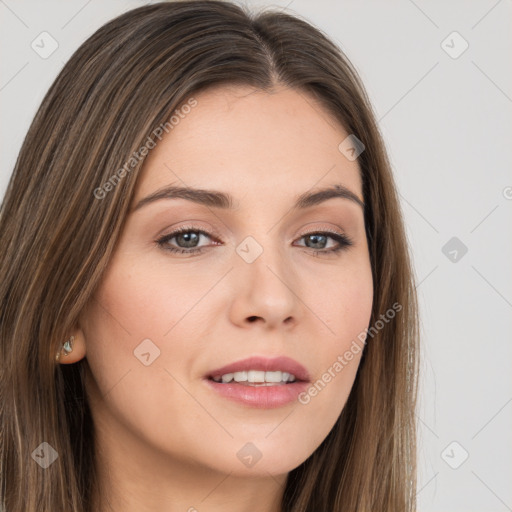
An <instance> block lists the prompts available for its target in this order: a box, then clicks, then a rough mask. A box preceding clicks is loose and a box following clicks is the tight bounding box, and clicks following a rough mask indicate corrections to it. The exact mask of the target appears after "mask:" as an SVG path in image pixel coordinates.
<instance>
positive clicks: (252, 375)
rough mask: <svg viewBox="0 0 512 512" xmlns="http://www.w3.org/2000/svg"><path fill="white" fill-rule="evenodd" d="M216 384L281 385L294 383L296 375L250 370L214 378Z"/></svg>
mask: <svg viewBox="0 0 512 512" xmlns="http://www.w3.org/2000/svg"><path fill="white" fill-rule="evenodd" d="M213 380H214V381H215V382H222V383H224V384H227V383H229V382H232V381H235V382H247V383H248V384H255V383H261V384H263V383H268V384H279V383H281V382H294V381H295V375H293V374H292V373H288V372H281V371H277V372H264V371H261V370H249V371H243V372H234V373H225V374H224V375H222V376H216V377H213Z"/></svg>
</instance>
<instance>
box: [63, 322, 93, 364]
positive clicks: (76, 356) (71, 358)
mask: <svg viewBox="0 0 512 512" xmlns="http://www.w3.org/2000/svg"><path fill="white" fill-rule="evenodd" d="M85 352H86V351H85V336H84V333H83V331H82V330H81V329H76V330H75V331H74V332H73V333H71V334H70V336H69V338H68V339H67V340H65V341H64V342H63V343H62V345H61V346H60V350H59V352H58V353H57V354H56V356H55V359H56V361H57V362H58V363H60V364H72V363H77V362H78V361H80V360H81V359H83V358H84V357H85Z"/></svg>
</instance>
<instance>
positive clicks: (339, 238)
mask: <svg viewBox="0 0 512 512" xmlns="http://www.w3.org/2000/svg"><path fill="white" fill-rule="evenodd" d="M183 233H198V234H200V235H205V236H207V237H208V238H213V235H211V234H210V233H208V232H206V231H204V230H202V229H196V228H194V227H189V226H185V227H182V228H179V229H177V230H175V231H173V232H172V233H169V234H168V235H164V236H163V237H161V238H159V239H158V240H156V244H157V245H158V246H159V247H160V248H161V249H163V250H164V251H168V252H171V253H179V254H198V253H202V252H203V251H204V249H205V248H204V247H201V248H189V249H185V248H176V247H165V244H167V243H168V242H169V241H170V240H172V239H173V238H174V237H175V236H177V235H181V234H183ZM311 235H324V236H327V237H328V238H332V239H333V240H335V241H336V242H338V246H337V247H334V248H331V249H311V248H309V247H305V248H306V249H310V250H311V251H313V254H314V255H318V254H322V255H331V254H335V253H338V252H340V251H342V250H344V249H347V248H348V247H350V246H352V245H354V242H353V240H352V239H351V238H350V237H348V236H347V235H342V234H340V233H335V232H331V231H311V232H310V233H305V234H303V235H301V236H300V238H299V240H301V239H303V238H305V237H308V236H311Z"/></svg>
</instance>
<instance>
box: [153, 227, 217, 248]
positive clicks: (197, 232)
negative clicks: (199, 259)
mask: <svg viewBox="0 0 512 512" xmlns="http://www.w3.org/2000/svg"><path fill="white" fill-rule="evenodd" d="M201 237H206V238H211V237H212V235H210V233H208V232H206V231H204V230H202V229H197V228H193V227H187V226H184V227H181V228H179V229H176V230H175V231H173V232H172V233H169V234H168V235H165V236H163V237H161V238H159V239H158V240H157V241H156V243H157V244H158V246H159V247H161V248H162V249H164V250H165V251H169V252H173V253H181V254H193V253H199V252H203V248H202V247H197V245H198V244H199V241H200V240H201ZM174 238H176V242H177V244H178V247H175V246H174V247H173V246H172V245H169V242H170V241H171V240H173V239H174ZM180 245H181V247H180Z"/></svg>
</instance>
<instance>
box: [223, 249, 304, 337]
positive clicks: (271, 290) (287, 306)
mask: <svg viewBox="0 0 512 512" xmlns="http://www.w3.org/2000/svg"><path fill="white" fill-rule="evenodd" d="M252 243H253V242H252ZM250 244H251V241H249V242H248V243H247V245H244V244H243V243H242V244H240V246H239V247H238V248H237V255H236V256H235V262H236V263H235V271H234V272H233V274H232V279H233V280H234V281H233V282H234V290H235V294H234V297H233V302H232V304H231V311H230V316H231V320H232V322H234V323H235V324H237V325H240V326H245V327H247V326H248V325H252V324H258V323H259V324H261V325H262V326H265V328H267V329H273V328H274V329H275V328H279V327H280V326H287V327H291V326H293V325H295V324H296V323H297V322H298V320H299V315H300V307H301V301H300V299H299V297H300V293H301V290H300V289H299V287H300V283H299V282H298V279H297V278H296V276H295V274H294V271H293V269H292V267H291V266H290V265H289V263H287V262H286V260H285V255H284V254H283V251H280V250H278V249H276V248H272V247H270V246H268V247H267V246H265V248H263V247H262V250H261V251H260V253H259V255H258V256H257V257H256V258H255V259H253V258H254V255H255V252H254V251H255V247H254V245H253V246H251V245H250ZM247 247H249V251H252V255H251V257H250V258H246V257H245V255H244V252H243V250H244V249H247Z"/></svg>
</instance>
